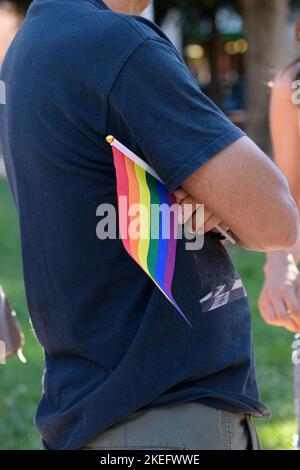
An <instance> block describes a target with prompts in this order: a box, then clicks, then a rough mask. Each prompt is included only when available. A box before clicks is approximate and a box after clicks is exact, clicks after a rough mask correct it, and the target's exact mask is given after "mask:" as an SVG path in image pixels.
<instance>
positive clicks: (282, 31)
mask: <svg viewBox="0 0 300 470" xmlns="http://www.w3.org/2000/svg"><path fill="white" fill-rule="evenodd" d="M240 3H241V7H242V12H243V16H244V20H245V28H246V36H247V39H248V42H249V50H248V52H247V56H246V69H247V96H248V99H247V101H248V104H247V111H248V114H249V119H248V126H247V131H248V133H249V135H250V137H252V138H253V139H254V140H255V142H256V143H257V144H258V145H259V146H260V147H261V148H262V149H263V150H265V151H269V137H268V103H269V88H268V86H267V84H268V82H269V81H270V80H272V79H273V78H274V76H275V74H276V72H277V71H278V69H279V67H280V66H282V65H283V63H284V60H286V59H285V46H286V25H287V17H288V7H289V3H290V2H289V0H264V1H263V2H262V1H261V0H240Z"/></svg>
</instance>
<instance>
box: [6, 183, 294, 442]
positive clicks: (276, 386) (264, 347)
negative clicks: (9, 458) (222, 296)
mask: <svg viewBox="0 0 300 470" xmlns="http://www.w3.org/2000/svg"><path fill="white" fill-rule="evenodd" d="M0 227H1V235H0V284H2V285H3V287H4V289H5V290H6V292H7V295H8V296H9V298H10V301H11V303H12V306H13V308H14V309H15V310H16V311H17V314H18V318H19V321H20V323H21V324H22V327H23V329H24V332H25V336H26V345H25V349H24V353H25V356H26V358H27V361H28V362H27V364H21V363H20V362H19V361H18V360H17V359H16V358H13V359H11V360H9V361H8V363H7V364H6V365H2V366H1V365H0V449H9V450H10V449H39V448H40V438H39V435H38V433H37V431H36V429H35V427H34V425H33V419H34V414H35V409H36V406H37V403H38V400H39V397H40V393H41V388H42V387H41V382H42V373H43V364H42V361H43V355H42V351H41V348H40V347H39V345H38V343H37V341H36V339H35V337H34V334H33V332H32V328H31V326H30V324H29V320H28V312H27V308H26V303H25V295H24V286H23V281H22V272H21V262H20V249H19V236H18V225H17V217H16V213H15V209H14V207H13V203H12V200H11V197H10V195H9V192H8V188H7V183H6V181H5V180H4V178H0ZM232 255H233V257H234V259H235V261H236V264H237V267H238V269H239V271H240V273H241V275H242V277H243V279H244V282H245V284H246V287H247V290H248V293H249V296H250V301H251V304H252V309H253V314H254V326H255V328H254V342H255V349H256V355H257V363H258V378H259V382H260V387H261V392H262V398H263V401H264V403H265V404H266V405H267V406H268V407H269V408H270V409H271V410H272V412H273V417H272V419H271V420H270V421H267V422H264V421H258V422H257V425H258V430H259V433H260V436H261V438H262V442H263V446H264V448H265V449H270V450H276V449H282V450H283V449H286V450H287V449H292V448H293V447H292V440H293V435H294V434H295V432H296V423H295V418H294V398H293V378H292V375H293V371H292V365H291V341H292V335H291V334H289V333H287V332H285V331H283V330H280V329H275V328H270V327H268V326H266V325H265V324H264V323H263V321H262V320H261V318H260V316H259V313H258V309H257V298H258V295H259V291H260V287H261V285H262V282H263V275H262V266H263V261H264V255H262V254H256V253H247V252H244V251H241V250H233V252H232Z"/></svg>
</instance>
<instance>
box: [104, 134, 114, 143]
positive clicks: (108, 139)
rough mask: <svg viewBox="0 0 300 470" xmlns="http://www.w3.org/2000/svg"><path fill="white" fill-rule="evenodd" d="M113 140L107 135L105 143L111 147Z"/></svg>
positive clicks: (111, 136) (112, 137)
mask: <svg viewBox="0 0 300 470" xmlns="http://www.w3.org/2000/svg"><path fill="white" fill-rule="evenodd" d="M114 140H115V138H114V136H113V135H108V136H107V137H106V142H107V143H108V144H110V145H112V144H113V143H114Z"/></svg>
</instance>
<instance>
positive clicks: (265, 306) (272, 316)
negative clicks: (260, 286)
mask: <svg viewBox="0 0 300 470" xmlns="http://www.w3.org/2000/svg"><path fill="white" fill-rule="evenodd" d="M258 306H259V310H260V313H261V316H262V317H263V319H264V320H265V322H266V323H268V324H272V325H273V322H274V321H275V320H276V313H275V310H274V308H273V305H272V303H271V302H270V300H269V297H268V296H267V294H266V293H265V292H263V293H262V294H261V296H260V298H259V301H258Z"/></svg>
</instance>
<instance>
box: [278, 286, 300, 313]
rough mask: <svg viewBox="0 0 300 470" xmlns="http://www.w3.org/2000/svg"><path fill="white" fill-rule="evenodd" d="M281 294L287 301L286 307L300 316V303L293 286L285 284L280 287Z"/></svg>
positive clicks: (285, 301)
mask: <svg viewBox="0 0 300 470" xmlns="http://www.w3.org/2000/svg"><path fill="white" fill-rule="evenodd" d="M280 295H281V297H282V299H283V301H284V303H285V306H286V309H287V310H289V311H291V312H292V313H293V314H296V315H298V316H300V303H299V299H298V298H297V296H296V293H295V289H294V287H293V286H290V285H285V286H284V287H282V288H281V289H280Z"/></svg>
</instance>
